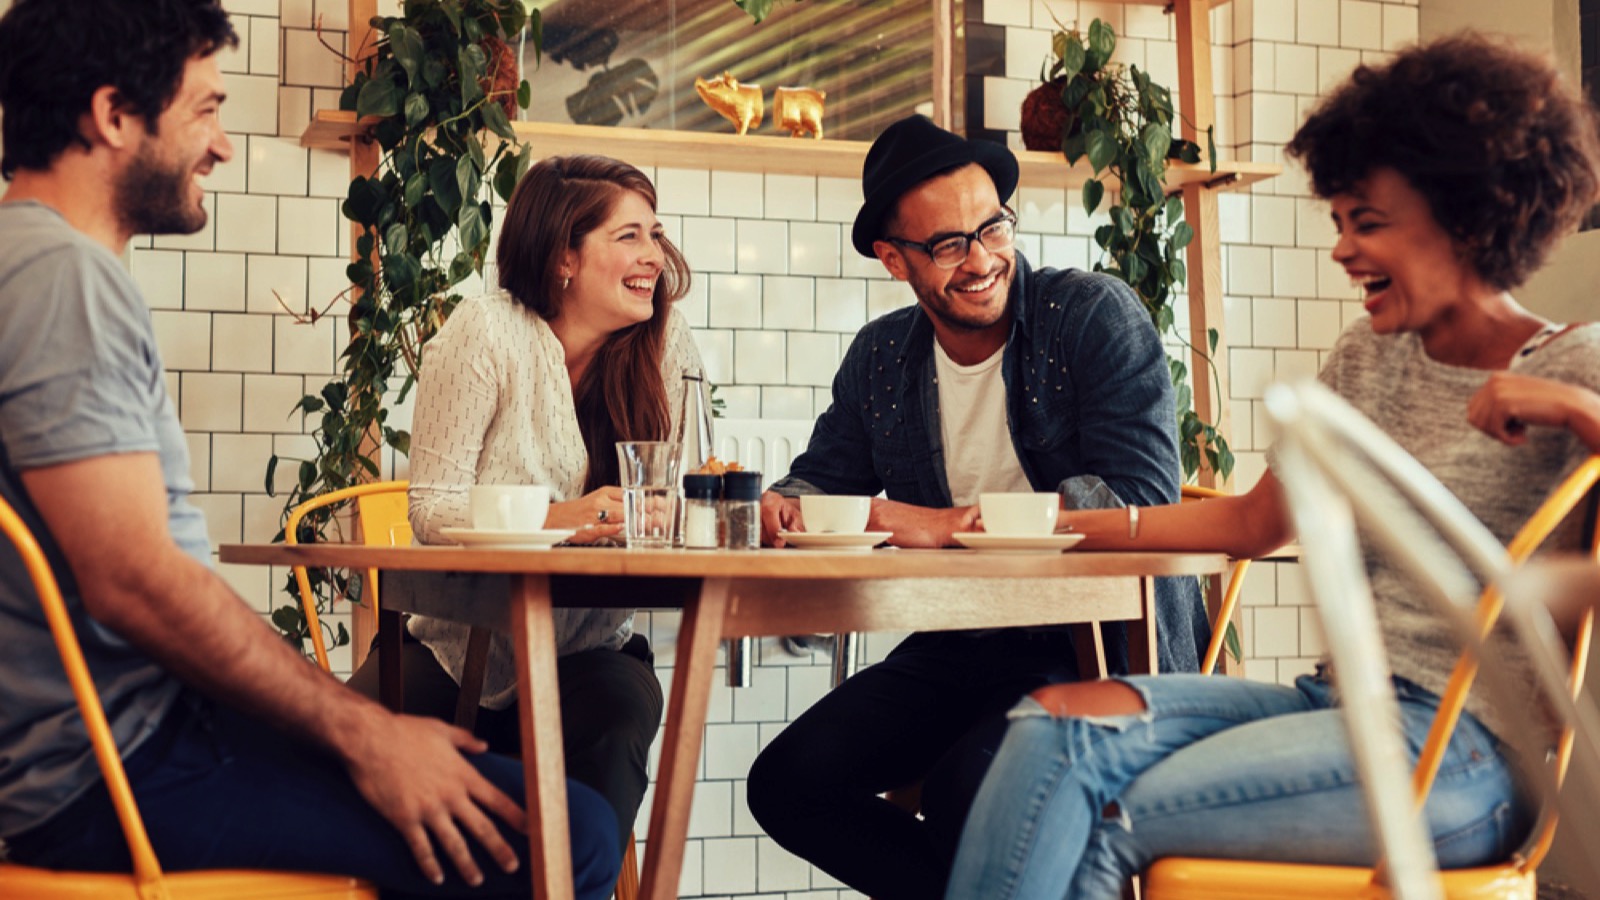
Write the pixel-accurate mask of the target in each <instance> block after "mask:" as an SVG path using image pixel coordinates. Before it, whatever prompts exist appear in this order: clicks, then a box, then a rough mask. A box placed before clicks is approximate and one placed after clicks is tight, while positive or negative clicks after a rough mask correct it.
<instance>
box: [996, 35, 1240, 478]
mask: <svg viewBox="0 0 1600 900" xmlns="http://www.w3.org/2000/svg"><path fill="white" fill-rule="evenodd" d="M1116 46H1117V37H1116V33H1115V32H1113V31H1112V29H1111V26H1109V25H1107V24H1105V23H1104V22H1102V21H1100V20H1099V19H1095V20H1094V21H1093V22H1092V23H1091V24H1090V25H1089V29H1088V33H1087V34H1084V33H1082V32H1080V31H1079V30H1077V29H1076V28H1073V29H1068V28H1065V27H1061V28H1058V29H1057V31H1056V32H1055V34H1054V36H1053V39H1052V54H1051V55H1052V57H1053V59H1052V61H1051V63H1050V66H1049V68H1048V70H1047V71H1046V72H1045V73H1043V74H1042V77H1041V79H1040V80H1041V81H1043V82H1044V84H1042V85H1040V86H1039V87H1038V88H1036V89H1035V90H1034V91H1033V92H1032V93H1030V94H1029V95H1028V98H1027V99H1026V100H1025V101H1024V103H1023V110H1022V128H1023V139H1024V141H1025V142H1028V141H1030V140H1031V141H1032V142H1031V143H1026V146H1028V148H1029V149H1043V150H1059V151H1061V153H1062V154H1064V155H1065V156H1066V159H1067V162H1068V163H1076V162H1077V161H1078V160H1080V159H1083V158H1085V157H1087V158H1088V160H1089V164H1090V166H1091V167H1092V168H1093V170H1094V177H1093V178H1090V179H1089V180H1088V181H1087V182H1085V183H1084V186H1083V208H1084V211H1085V212H1088V213H1090V214H1093V213H1094V212H1096V211H1097V210H1098V209H1099V208H1100V206H1101V204H1102V202H1103V201H1105V200H1106V199H1107V195H1106V189H1105V182H1106V180H1107V178H1111V179H1115V180H1116V182H1117V183H1118V184H1119V185H1120V189H1119V191H1118V192H1117V193H1116V194H1115V195H1114V196H1113V197H1111V198H1110V199H1111V205H1110V207H1109V208H1108V210H1107V216H1108V218H1109V219H1110V222H1108V223H1107V224H1105V225H1102V226H1100V227H1099V228H1098V229H1096V231H1095V235H1094V238H1095V243H1096V244H1097V245H1098V246H1099V247H1100V250H1101V253H1102V256H1101V259H1100V261H1098V262H1096V263H1095V266H1094V269H1095V271H1097V272H1104V273H1106V274H1108V275H1112V276H1115V277H1117V278H1120V279H1121V280H1123V281H1124V282H1127V284H1128V286H1129V287H1131V288H1133V291H1134V293H1135V294H1137V295H1138V296H1139V299H1140V301H1141V302H1143V303H1144V305H1145V309H1147V310H1148V311H1149V312H1150V318H1151V320H1152V321H1153V322H1155V325H1156V330H1157V331H1159V332H1160V333H1161V334H1162V335H1163V336H1170V337H1173V338H1175V339H1176V340H1177V341H1178V342H1179V343H1181V344H1183V345H1184V347H1185V348H1186V349H1189V350H1192V349H1193V348H1191V347H1189V346H1188V341H1187V338H1186V336H1185V335H1184V334H1182V333H1181V332H1180V331H1179V330H1178V329H1177V328H1176V327H1175V325H1174V311H1173V307H1172V300H1173V298H1174V293H1175V291H1176V290H1177V289H1179V288H1181V287H1182V286H1183V284H1184V281H1185V279H1186V277H1187V275H1188V271H1187V267H1186V266H1185V264H1184V261H1183V258H1182V255H1181V254H1182V252H1183V250H1184V248H1185V247H1187V246H1188V245H1189V242H1190V241H1191V240H1193V239H1194V230H1193V229H1192V228H1190V227H1189V224H1188V223H1187V222H1185V221H1184V219H1183V201H1182V200H1181V199H1179V198H1178V197H1176V196H1173V197H1168V196H1167V192H1166V187H1165V182H1166V171H1167V164H1168V163H1169V162H1171V161H1173V160H1177V161H1181V162H1185V163H1198V162H1200V159H1201V152H1200V147H1199V145H1198V144H1196V143H1194V142H1193V141H1187V140H1184V139H1182V138H1178V137H1174V136H1173V133H1172V125H1173V122H1174V121H1175V119H1176V114H1175V113H1174V111H1173V107H1172V94H1171V92H1170V91H1168V90H1167V89H1166V88H1165V87H1162V86H1161V85H1159V84H1156V83H1155V82H1154V81H1152V80H1151V79H1150V76H1149V75H1148V74H1147V73H1145V72H1143V71H1141V70H1140V69H1139V67H1138V66H1124V65H1122V64H1121V63H1116V62H1112V61H1111V55H1112V53H1113V52H1114V51H1115V50H1116ZM1030 135H1031V138H1030ZM1206 139H1207V143H1208V145H1209V146H1208V148H1207V153H1206V158H1207V159H1209V160H1211V161H1212V162H1211V165H1212V169H1213V171H1215V167H1216V162H1215V160H1216V146H1215V144H1214V143H1212V141H1211V134H1210V131H1209V130H1208V131H1207V134H1206ZM1216 341H1217V333H1216V331H1215V329H1213V330H1212V331H1211V334H1210V344H1211V346H1210V347H1207V348H1206V352H1210V351H1212V350H1215V348H1216ZM1168 365H1169V367H1170V368H1171V371H1172V383H1173V385H1174V387H1175V388H1176V390H1177V401H1178V423H1177V424H1178V435H1179V445H1180V450H1181V453H1182V458H1183V469H1184V473H1185V474H1186V475H1188V476H1191V477H1192V476H1193V475H1194V474H1195V473H1196V472H1198V471H1199V469H1200V466H1201V461H1202V460H1204V462H1205V464H1206V465H1207V466H1209V468H1211V469H1212V470H1213V471H1215V472H1217V473H1218V474H1219V475H1221V476H1223V477H1227V476H1228V474H1229V473H1231V472H1232V471H1233V452H1232V451H1231V450H1229V448H1228V442H1227V439H1226V438H1225V437H1224V436H1223V435H1222V434H1220V433H1218V432H1217V430H1216V427H1215V426H1214V425H1212V424H1211V423H1209V422H1205V421H1203V420H1201V419H1200V417H1199V416H1197V415H1196V414H1195V412H1194V408H1193V402H1192V400H1193V393H1192V391H1191V390H1190V388H1189V385H1188V374H1189V369H1188V366H1187V365H1185V364H1184V362H1183V361H1182V360H1181V359H1178V358H1169V360H1168Z"/></svg>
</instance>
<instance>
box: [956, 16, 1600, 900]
mask: <svg viewBox="0 0 1600 900" xmlns="http://www.w3.org/2000/svg"><path fill="white" fill-rule="evenodd" d="M1288 152H1289V154H1290V155H1291V156H1293V157H1294V158H1296V159H1298V160H1300V161H1301V162H1302V163H1304V165H1305V167H1306V170H1307V171H1308V172H1309V174H1310V176H1311V183H1312V185H1313V187H1314V189H1315V191H1316V193H1317V194H1318V195H1319V196H1320V197H1322V198H1324V199H1326V200H1328V201H1329V202H1330V205H1331V211H1332V218H1333V224H1334V228H1335V230H1336V231H1337V233H1338V241H1337V243H1336V244H1335V245H1334V248H1333V259H1334V261H1335V262H1337V263H1338V264H1339V265H1340V266H1342V267H1343V268H1344V269H1345V271H1346V272H1347V273H1349V275H1350V278H1351V280H1352V281H1353V282H1354V283H1356V284H1357V285H1358V286H1359V287H1360V289H1361V291H1362V294H1363V301H1364V305H1365V307H1366V310H1367V313H1368V317H1367V318H1364V319H1361V320H1358V321H1356V322H1354V323H1352V324H1351V326H1350V327H1349V328H1348V329H1347V330H1346V331H1345V333H1344V334H1343V335H1342V336H1341V337H1340V339H1339V341H1338V343H1337V345H1336V346H1335V347H1334V349H1333V351H1332V352H1331V353H1330V354H1329V357H1328V360H1327V363H1326V365H1325V366H1324V368H1323V370H1322V374H1321V379H1322V381H1323V382H1325V383H1326V384H1328V385H1329V386H1330V387H1331V388H1332V389H1334V390H1335V391H1337V392H1338V393H1339V394H1341V395H1342V396H1343V397H1344V398H1345V399H1346V400H1348V401H1350V402H1351V403H1352V404H1353V405H1354V406H1356V407H1357V408H1358V409H1360V410H1361V411H1362V412H1363V413H1364V414H1366V415H1367V416H1368V417H1370V418H1371V419H1373V420H1374V421H1375V422H1376V423H1377V424H1378V425H1379V426H1380V427H1382V428H1383V429H1384V430H1385V431H1386V432H1387V433H1388V434H1389V435H1390V436H1392V437H1394V438H1395V439H1396V440H1397V441H1398V442H1399V443H1400V444H1401V445H1402V446H1404V447H1405V448H1406V450H1407V451H1409V452H1410V453H1412V454H1413V455H1414V456H1416V457H1417V459H1419V460H1420V461H1421V462H1422V463H1423V464H1424V465H1426V466H1427V467H1428V468H1429V470H1430V471H1432V472H1433V473H1434V474H1435V475H1436V476H1438V478H1439V479H1440V480H1441V481H1443V482H1444V483H1445V485H1446V486H1447V487H1448V488H1450V490H1451V491H1452V492H1453V493H1455V495H1456V496H1457V497H1459V498H1460V499H1461V500H1462V501H1463V502H1465V503H1466V505H1467V506H1468V507H1469V508H1470V509H1471V510H1472V512H1473V513H1474V514H1475V515H1476V516H1478V518H1479V519H1481V520H1482V521H1483V523H1484V524H1485V525H1487V526H1488V527H1489V528H1490V530H1491V531H1493V532H1494V533H1495V534H1496V535H1497V536H1498V537H1499V538H1500V539H1501V540H1502V541H1506V540H1509V539H1510V537H1511V536H1512V535H1513V534H1514V533H1515V532H1516V530H1517V529H1518V528H1519V527H1520V526H1521V525H1522V524H1523V523H1524V522H1525V521H1526V519H1527V518H1528V517H1529V516H1530V515H1531V514H1532V512H1533V511H1534V509H1535V508H1536V507H1537V506H1538V504H1539V503H1540V502H1541V501H1542V500H1543V498H1544V496H1545V495H1546V494H1547V493H1548V492H1549V490H1550V489H1552V488H1553V487H1554V486H1555V485H1556V484H1557V483H1559V481H1560V480H1561V479H1562V478H1563V477H1564V476H1565V475H1567V474H1568V473H1569V472H1570V471H1571V470H1572V469H1573V468H1574V467H1575V466H1576V465H1577V464H1578V463H1579V462H1580V461H1581V460H1582V459H1583V458H1584V457H1586V456H1587V455H1589V454H1592V453H1597V452H1600V394H1597V393H1596V391H1597V390H1600V326H1596V325H1592V324H1583V325H1567V324H1560V323H1553V322H1548V321H1545V320H1544V319H1542V318H1540V317H1539V316H1537V315H1535V314H1533V313H1531V312H1529V311H1528V310H1526V309H1524V308H1523V307H1521V306H1520V305H1518V304H1517V302H1516V301H1515V300H1514V299H1513V298H1512V296H1511V294H1510V293H1508V291H1509V290H1510V289H1511V288H1513V287H1516V286H1517V285H1519V284H1521V283H1522V282H1523V281H1524V280H1525V279H1526V278H1527V277H1528V276H1529V274H1531V273H1532V272H1533V271H1534V270H1535V269H1537V268H1538V267H1539V265H1540V264H1541V263H1542V262H1543V261H1544V259H1545V257H1546V256H1547V254H1548V253H1549V251H1550V249H1551V247H1552V246H1553V245H1554V244H1555V242H1556V241H1557V240H1558V239H1559V238H1560V237H1562V236H1563V235H1564V234H1565V233H1566V232H1568V231H1570V230H1571V229H1572V228H1573V227H1574V226H1575V225H1576V224H1577V222H1578V220H1579V219H1580V217H1581V216H1582V215H1583V213H1584V211H1585V210H1586V209H1587V208H1588V207H1589V206H1590V204H1592V203H1594V202H1595V201H1596V198H1597V197H1600V149H1597V138H1596V120H1595V117H1594V116H1593V114H1592V113H1591V111H1590V109H1589V108H1588V106H1587V105H1586V104H1585V103H1584V102H1583V101H1582V99H1581V98H1579V97H1578V96H1577V95H1576V94H1575V93H1574V92H1573V91H1571V90H1570V89H1569V88H1568V87H1567V86H1566V85H1564V84H1563V83H1562V82H1561V79H1560V77H1559V75H1558V74H1557V73H1556V71H1555V70H1554V68H1553V67H1552V66H1550V65H1549V64H1548V63H1547V62H1545V61H1543V60H1541V59H1539V58H1536V57H1533V56H1529V55H1526V54H1524V53H1521V52H1519V51H1515V50H1511V49H1508V48H1507V47H1504V46H1502V45H1500V44H1497V43H1494V42H1491V41H1489V40H1487V39H1484V38H1481V37H1477V36H1471V35H1468V36H1460V37H1453V38H1449V39H1446V40H1441V41H1438V42H1435V43H1431V44H1428V45H1425V46H1421V47H1414V48H1411V49H1408V50H1406V51H1404V52H1402V53H1400V54H1398V55H1397V56H1396V57H1395V58H1394V59H1393V60H1391V61H1390V62H1388V63H1385V64H1383V65H1378V66H1362V67H1360V68H1359V69H1357V70H1356V71H1355V73H1354V74H1353V75H1352V76H1351V77H1350V79H1349V80H1348V81H1347V82H1345V83H1344V84H1343V85H1342V86H1340V87H1339V88H1338V89H1337V90H1336V91H1335V92H1334V94H1333V95H1332V96H1331V97H1328V98H1327V99H1325V100H1324V101H1323V102H1322V103H1321V105H1320V106H1318V107H1317V108H1316V109H1315V110H1314V111H1313V112H1312V114H1311V116H1310V117H1309V118H1308V119H1307V121H1306V122H1305V124H1304V125H1303V126H1302V127H1301V128H1300V130H1299V132H1298V133H1297V134H1296V135H1295V138H1294V140H1293V142H1292V143H1291V144H1290V145H1289V147H1288ZM1060 525H1061V526H1063V527H1066V526H1070V527H1071V528H1073V529H1075V530H1077V531H1079V532H1082V533H1083V534H1085V535H1086V536H1087V540H1085V542H1084V546H1086V547H1093V548H1095V549H1107V550H1123V549H1141V550H1145V549H1163V550H1204V551H1222V552H1225V553H1227V554H1229V555H1231V556H1234V557H1251V556H1257V555H1259V554H1261V553H1263V552H1265V551H1267V550H1270V549H1272V548H1274V547H1277V546H1279V545H1281V544H1282V543H1284V542H1285V541H1287V540H1289V539H1290V538H1291V537H1292V534H1291V533H1290V520H1289V516H1288V513H1287V510H1286V509H1285V506H1284V502H1283V497H1282V491H1281V488H1280V486H1279V484H1278V482H1277V480H1276V479H1275V478H1274V477H1273V475H1272V473H1271V472H1270V471H1268V472H1267V474H1266V475H1264V476H1263V477H1262V479H1261V481H1260V482H1259V483H1257V484H1256V486H1255V487H1254V488H1253V489H1252V490H1251V491H1250V492H1249V493H1246V494H1242V495H1239V496H1236V497H1230V498H1224V499H1219V500H1214V501H1209V502H1206V503H1199V504H1190V505H1186V506H1166V507H1158V508H1151V509H1145V510H1143V511H1142V513H1141V514H1138V515H1135V514H1131V513H1129V512H1127V511H1125V510H1085V511H1064V512H1063V513H1062V514H1061V522H1060ZM1577 532H1578V529H1563V530H1562V531H1560V532H1558V535H1557V537H1556V539H1555V542H1556V543H1557V544H1561V543H1567V544H1569V545H1571V546H1576V544H1577V541H1578V538H1579V534H1578V533H1577ZM1368 566H1369V576H1370V579H1371V582H1372V588H1373V592H1374V595H1375V597H1376V598H1377V601H1378V616H1379V623H1380V626H1381V629H1382V631H1383V636H1384V643H1385V645H1386V649H1387V651H1388V654H1389V658H1390V661H1391V668H1392V671H1393V675H1394V678H1393V682H1394V689H1395V694H1396V697H1397V700H1398V702H1399V705H1400V709H1401V718H1402V725H1403V728H1404V730H1405V735H1406V740H1407V743H1408V745H1409V746H1410V748H1411V752H1412V753H1413V754H1414V753H1416V752H1417V750H1418V749H1419V748H1420V747H1421V745H1422V743H1423V742H1424V740H1425V739H1426V736H1427V731H1428V727H1429V725H1430V723H1431V722H1432V719H1433V711H1434V708H1435V707H1436V706H1437V703H1438V698H1439V695H1440V694H1442V693H1443V691H1444V686H1445V683H1446V681H1447V680H1448V677H1449V673H1450V669H1451V666H1452V665H1453V663H1454V660H1455V657H1456V653H1457V651H1456V648H1455V646H1454V644H1453V642H1452V639H1451V637H1450V630H1449V629H1448V628H1447V627H1445V625H1444V623H1442V622H1441V621H1439V620H1438V619H1437V618H1436V617H1435V616H1434V614H1433V613H1432V611H1431V609H1430V608H1429V607H1428V605H1427V604H1426V602H1425V601H1424V599H1423V598H1420V597H1418V596H1416V594H1415V592H1414V591H1413V589H1412V586H1411V585H1410V584H1409V583H1407V582H1406V581H1405V580H1403V576H1402V573H1401V572H1400V571H1399V570H1398V568H1397V567H1395V566H1394V565H1392V564H1391V563H1390V562H1388V561H1386V560H1383V559H1377V558H1373V557H1369V559H1368ZM1492 640H1493V643H1494V647H1493V649H1492V651H1491V652H1492V653H1493V654H1494V655H1495V658H1496V660H1497V665H1499V666H1501V667H1503V668H1504V669H1505V670H1507V671H1508V672H1512V673H1515V674H1516V675H1518V676H1519V677H1523V678H1525V679H1526V681H1527V682H1528V683H1529V684H1532V683H1533V674H1532V668H1531V665H1530V662H1529V661H1528V660H1527V659H1526V657H1525V656H1524V654H1523V653H1522V652H1521V651H1520V650H1519V649H1518V648H1517V646H1516V645H1515V644H1514V643H1513V642H1511V641H1509V640H1505V639H1502V638H1501V637H1500V636H1498V635H1497V636H1496V637H1495V638H1494V639H1492ZM1336 704H1337V698H1336V695H1335V692H1334V688H1333V685H1332V684H1331V682H1330V680H1329V677H1328V673H1327V671H1326V669H1325V668H1323V667H1319V669H1318V672H1317V674H1315V675H1307V676H1303V677H1301V678H1300V679H1299V680H1298V681H1297V682H1296V683H1295V685H1294V686H1293V687H1288V686H1280V685H1272V684H1263V683H1259V682H1253V681H1248V680H1245V679H1242V678H1211V677H1206V676H1203V675H1162V676H1159V677H1142V678H1140V677H1133V678H1120V679H1115V680H1107V681H1101V682H1096V683H1082V684H1059V685H1052V686H1050V687H1046V688H1042V689H1040V690H1037V691H1035V692H1034V693H1033V694H1032V695H1030V696H1029V697H1026V698H1024V699H1023V700H1022V701H1021V702H1020V703H1019V704H1018V706H1017V707H1016V708H1015V709H1014V710H1013V711H1012V716H1011V717H1012V721H1011V724H1010V727H1009V729H1008V733H1007V735H1006V738H1005V741H1004V743H1003V745H1002V748H1001V750H1000V752H999V754H998V755H997V757H996V759H995V761H994V763H993V765H992V767H991V769H990V771H989V774H988V776H987V778H986V779H985V781H984V784H983V788H982V790H981V791H980V794H979V797H978V800H977V802H976V804H975V805H974V806H973V808H972V811H971V813H970V815H969V816H968V819H967V822H966V828H965V832H964V836H963V839H962V844H961V849H960V852H959V854H958V856H957V860H956V865H955V870H954V872H953V875H952V878H951V882H950V887H949V893H948V895H947V896H948V897H950V898H960V900H969V898H975V897H984V898H1021V897H1027V898H1050V900H1059V898H1062V897H1072V898H1097V897H1104V898H1116V897H1119V896H1121V893H1122V889H1123V885H1125V884H1126V883H1127V880H1128V878H1129V877H1130V876H1132V875H1134V874H1136V873H1138V872H1139V871H1141V870H1142V869H1143V868H1144V867H1145V866H1146V865H1148V864H1149V863H1150V862H1151V861H1153V860H1155V859H1157V858H1160V857H1163V856H1175V855H1176V856H1192V857H1212V858H1241V859H1263V860H1281V861H1294V862H1303V863H1323V864H1335V865H1370V864H1372V863H1374V858H1373V853H1374V844H1375V842H1374V840H1373V836H1372V834H1371V830H1370V828H1369V825H1368V822H1367V816H1366V813H1365V809H1364V805H1363V802H1362V798H1361V791H1360V787H1359V785H1358V784H1357V781H1356V774H1355V767H1354V763H1353V761H1352V758H1351V754H1350V752H1349V745H1348V742H1347V738H1346V736H1345V732H1344V728H1343V725H1342V721H1341V714H1340V713H1339V711H1338V710H1337V709H1336V708H1335V706H1336ZM1467 711H1468V712H1467V714H1466V715H1464V716H1463V717H1462V721H1461V724H1460V725H1459V726H1458V727H1457V729H1456V732H1455V735H1454V737H1453V738H1452V740H1451V742H1450V745H1449V748H1448V750H1447V754H1446V757H1445V760H1444V764H1443V768H1442V770H1441V772H1440V774H1439V778H1438V781H1437V783H1436V786H1435V787H1434V790H1433V792H1432V794H1431V795H1430V796H1429V799H1428V803H1427V807H1426V817H1427V821H1428V825H1429V826H1430V828H1431V830H1432V833H1433V837H1434V841H1435V852H1436V853H1437V855H1438V859H1439V863H1440V865H1441V866H1444V867H1446V868H1460V867H1467V866H1475V865H1482V864H1485V863H1490V862H1496V861H1499V860H1503V859H1505V858H1506V857H1507V856H1508V855H1509V853H1510V852H1511V851H1512V849H1513V848H1515V847H1516V846H1517V845H1518V843H1519V842H1520V841H1521V839H1522V838H1523V836H1524V834H1525V833H1526V831H1527V828H1528V826H1529V819H1530V816H1531V810H1529V809H1528V807H1527V805H1526V804H1525V798H1524V797H1523V796H1521V795H1520V794H1519V792H1518V788H1517V784H1516V780H1517V779H1516V774H1515V770H1516V764H1515V760H1514V759H1512V758H1511V754H1512V751H1511V750H1510V748H1509V747H1508V746H1507V745H1506V744H1505V743H1504V742H1503V738H1504V737H1505V736H1506V734H1507V723H1506V719H1505V717H1504V716H1502V715H1500V714H1499V713H1497V711H1496V710H1495V709H1493V708H1492V707H1491V706H1489V705H1488V704H1486V703H1485V702H1484V699H1483V698H1482V697H1481V696H1478V694H1477V693H1474V694H1473V695H1472V696H1471V698H1470V699H1469V701H1468V704H1467ZM1551 734H1552V737H1553V735H1554V730H1553V729H1552V732H1551Z"/></svg>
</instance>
